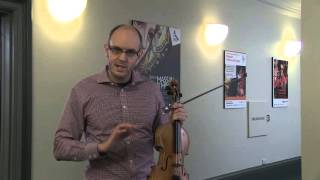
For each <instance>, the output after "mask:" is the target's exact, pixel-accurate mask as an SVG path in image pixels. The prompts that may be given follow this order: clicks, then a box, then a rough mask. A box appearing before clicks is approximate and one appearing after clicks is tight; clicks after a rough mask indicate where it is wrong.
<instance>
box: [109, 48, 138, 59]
mask: <svg viewBox="0 0 320 180" xmlns="http://www.w3.org/2000/svg"><path fill="white" fill-rule="evenodd" d="M109 49H110V51H111V53H112V54H114V55H117V56H119V55H121V54H122V53H125V54H126V56H127V57H129V58H133V57H136V56H138V52H137V51H136V50H135V49H122V48H120V47H117V46H109Z"/></svg>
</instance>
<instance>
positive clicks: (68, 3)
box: [48, 0, 87, 22]
mask: <svg viewBox="0 0 320 180" xmlns="http://www.w3.org/2000/svg"><path fill="white" fill-rule="evenodd" d="M86 6H87V0H48V8H49V12H50V14H51V15H52V16H53V17H54V18H55V19H56V20H58V21H60V22H70V21H73V20H75V19H76V18H78V17H79V16H80V15H81V14H82V13H83V11H84V10H85V8H86Z"/></svg>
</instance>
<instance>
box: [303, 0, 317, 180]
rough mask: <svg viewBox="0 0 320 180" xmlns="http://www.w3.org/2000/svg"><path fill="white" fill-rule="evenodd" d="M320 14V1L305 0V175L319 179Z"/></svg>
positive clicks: (305, 177) (311, 179)
mask: <svg viewBox="0 0 320 180" xmlns="http://www.w3.org/2000/svg"><path fill="white" fill-rule="evenodd" d="M319 18H320V4H319V1H314V0H309V1H306V0H304V1H302V26H301V27H302V29H301V32H302V40H303V42H304V48H303V53H302V56H301V86H302V88H301V89H302V91H301V92H302V93H301V94H302V96H301V97H302V100H301V121H302V179H303V180H318V179H320V166H319V162H320V155H319V152H320V136H319V132H320V131H319V129H320V121H319V117H320V111H319V102H320V98H319V92H320V81H319V75H318V71H319V69H320V60H319V57H320V51H319V49H320V37H319V32H320V25H319V23H318V21H319Z"/></svg>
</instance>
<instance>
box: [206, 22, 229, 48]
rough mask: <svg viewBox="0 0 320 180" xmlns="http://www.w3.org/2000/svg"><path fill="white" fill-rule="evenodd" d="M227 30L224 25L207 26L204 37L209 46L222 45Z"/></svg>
mask: <svg viewBox="0 0 320 180" xmlns="http://www.w3.org/2000/svg"><path fill="white" fill-rule="evenodd" d="M228 31H229V28H228V26H226V25H224V24H207V25H206V28H205V37H206V40H207V43H208V44H209V45H218V44H220V43H222V42H223V41H224V40H225V39H226V37H227V35H228Z"/></svg>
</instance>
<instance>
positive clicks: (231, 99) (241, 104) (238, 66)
mask: <svg viewBox="0 0 320 180" xmlns="http://www.w3.org/2000/svg"><path fill="white" fill-rule="evenodd" d="M246 61H247V55H246V54H245V53H241V52H235V51H227V50H225V51H224V82H225V86H224V108H226V109H233V108H246V105H247V102H246Z"/></svg>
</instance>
